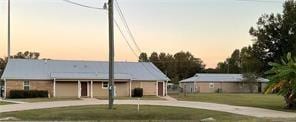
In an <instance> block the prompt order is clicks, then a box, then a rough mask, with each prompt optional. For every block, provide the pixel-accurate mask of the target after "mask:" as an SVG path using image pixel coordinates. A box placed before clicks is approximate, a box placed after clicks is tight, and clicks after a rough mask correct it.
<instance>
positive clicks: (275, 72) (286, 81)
mask: <svg viewBox="0 0 296 122" xmlns="http://www.w3.org/2000/svg"><path fill="white" fill-rule="evenodd" d="M269 65H271V66H272V69H271V70H269V71H267V72H266V74H267V75H269V80H270V82H269V84H268V86H267V88H266V91H265V93H272V92H274V91H277V93H278V94H279V95H282V96H283V97H284V98H285V102H286V108H288V109H293V108H296V100H295V98H296V57H294V58H292V56H291V53H288V54H287V56H286V59H284V58H282V60H281V63H269Z"/></svg>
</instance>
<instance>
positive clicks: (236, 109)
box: [0, 99, 296, 118]
mask: <svg viewBox="0 0 296 122" xmlns="http://www.w3.org/2000/svg"><path fill="white" fill-rule="evenodd" d="M138 103H140V104H141V105H159V106H173V107H186V108H197V109H206V110H213V111H221V112H228V113H233V114H240V115H247V116H253V117H268V118H296V113H291V112H283V111H275V110H268V109H262V108H254V107H242V106H232V105H224V104H215V103H206V102H188V101H164V100H139V101H138V100H116V101H115V104H121V105H136V104H138ZM106 104H108V101H107V100H97V99H83V100H75V101H54V102H38V103H22V104H10V105H1V106H0V113H2V112H13V111H23V110H33V109H45V108H55V107H69V106H84V105H106Z"/></svg>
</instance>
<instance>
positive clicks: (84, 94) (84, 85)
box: [81, 82, 87, 97]
mask: <svg viewBox="0 0 296 122" xmlns="http://www.w3.org/2000/svg"><path fill="white" fill-rule="evenodd" d="M81 96H82V97H87V82H81Z"/></svg>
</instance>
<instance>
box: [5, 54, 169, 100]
mask: <svg viewBox="0 0 296 122" xmlns="http://www.w3.org/2000/svg"><path fill="white" fill-rule="evenodd" d="M108 66H109V65H108V62H103V61H67V60H31V59H9V61H8V64H7V66H6V68H5V70H4V73H3V75H2V77H1V79H2V80H4V95H5V96H4V97H9V94H10V91H11V90H47V91H48V92H49V94H50V96H51V97H103V96H108V79H109V77H108V76H109V75H108V71H109V68H108ZM114 67H115V71H114V77H115V96H131V94H132V90H133V89H134V88H138V87H140V88H143V91H144V95H157V96H165V95H166V94H167V89H166V88H167V82H168V81H169V78H167V76H166V75H164V74H163V73H162V72H161V71H160V70H159V69H158V68H157V67H156V66H154V65H153V64H152V63H150V62H145V63H144V62H143V63H140V62H115V64H114Z"/></svg>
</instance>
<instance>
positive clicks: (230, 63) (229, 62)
mask: <svg viewBox="0 0 296 122" xmlns="http://www.w3.org/2000/svg"><path fill="white" fill-rule="evenodd" d="M240 62H241V61H240V50H239V49H236V50H234V51H233V53H232V54H231V57H230V58H227V59H226V60H225V61H224V62H219V63H218V64H217V68H216V69H217V70H218V71H219V72H220V73H240V72H241V69H240V64H241V63H240Z"/></svg>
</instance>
